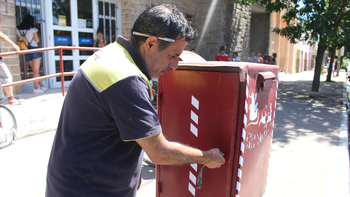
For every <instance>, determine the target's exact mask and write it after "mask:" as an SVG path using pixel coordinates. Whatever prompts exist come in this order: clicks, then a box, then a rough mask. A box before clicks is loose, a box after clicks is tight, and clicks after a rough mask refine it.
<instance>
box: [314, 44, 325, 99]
mask: <svg viewBox="0 0 350 197" xmlns="http://www.w3.org/2000/svg"><path fill="white" fill-rule="evenodd" d="M320 43H321V41H320ZM326 49H327V47H326V46H325V45H318V47H317V56H316V66H315V74H314V80H313V82H312V88H311V91H312V92H316V93H318V91H319V89H320V75H321V67H322V60H323V55H324V52H325V51H326Z"/></svg>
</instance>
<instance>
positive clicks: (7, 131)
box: [0, 84, 17, 149]
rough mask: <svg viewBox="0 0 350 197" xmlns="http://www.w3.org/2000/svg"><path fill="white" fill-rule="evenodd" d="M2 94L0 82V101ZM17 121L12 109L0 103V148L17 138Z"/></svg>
mask: <svg viewBox="0 0 350 197" xmlns="http://www.w3.org/2000/svg"><path fill="white" fill-rule="evenodd" d="M3 98H4V94H3V92H2V88H1V84H0V101H1V100H3ZM16 134H17V122H16V118H15V116H14V115H13V113H12V111H11V110H10V109H9V108H8V107H6V106H5V105H3V104H1V103H0V149H2V148H5V147H8V146H10V145H11V144H12V142H13V141H14V140H16V139H17V136H16Z"/></svg>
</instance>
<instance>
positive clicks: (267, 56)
mask: <svg viewBox="0 0 350 197" xmlns="http://www.w3.org/2000/svg"><path fill="white" fill-rule="evenodd" d="M263 61H264V64H270V63H271V56H270V55H269V50H268V49H267V50H266V52H265V55H264V57H263Z"/></svg>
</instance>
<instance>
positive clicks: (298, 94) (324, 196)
mask: <svg viewBox="0 0 350 197" xmlns="http://www.w3.org/2000/svg"><path fill="white" fill-rule="evenodd" d="M325 78H326V75H325V76H322V77H321V81H325ZM345 79H346V76H345V72H342V73H341V77H336V78H333V80H334V81H336V82H329V83H326V82H321V86H320V91H319V93H320V94H321V95H323V96H324V97H323V98H316V99H313V98H309V93H310V91H311V85H312V80H313V72H312V71H307V72H303V73H298V74H293V75H281V77H280V86H279V93H278V102H277V112H276V120H275V130H274V136H273V142H272V150H271V155H270V156H271V157H270V161H269V164H270V166H269V171H268V174H269V175H268V179H267V186H266V193H265V195H264V197H295V196H298V197H328V196H330V197H333V196H334V197H335V196H336V197H345V196H347V197H348V196H349V154H348V140H347V116H346V113H345V103H344V99H343V93H344V86H343V82H344V81H345ZM341 125H342V126H343V127H342V129H340V127H341ZM344 126H345V128H344ZM344 134H345V135H344ZM342 140H343V141H342ZM344 140H345V143H344Z"/></svg>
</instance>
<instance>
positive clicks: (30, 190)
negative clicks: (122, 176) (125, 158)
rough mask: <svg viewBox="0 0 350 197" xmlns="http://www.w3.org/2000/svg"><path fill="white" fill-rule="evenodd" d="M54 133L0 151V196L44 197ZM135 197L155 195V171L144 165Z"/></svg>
mask: <svg viewBox="0 0 350 197" xmlns="http://www.w3.org/2000/svg"><path fill="white" fill-rule="evenodd" d="M54 135H55V132H48V133H44V134H40V135H36V136H31V137H28V138H25V139H21V140H18V141H17V143H16V144H14V145H12V146H9V147H7V148H4V149H0V158H1V162H0V188H1V189H0V196H1V197H41V196H45V187H46V170H47V162H48V158H49V156H50V151H51V147H52V142H53V139H54ZM142 177H143V179H142V184H141V188H140V190H139V191H138V196H144V197H146V196H155V168H152V167H148V166H147V165H144V167H143V169H142Z"/></svg>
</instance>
